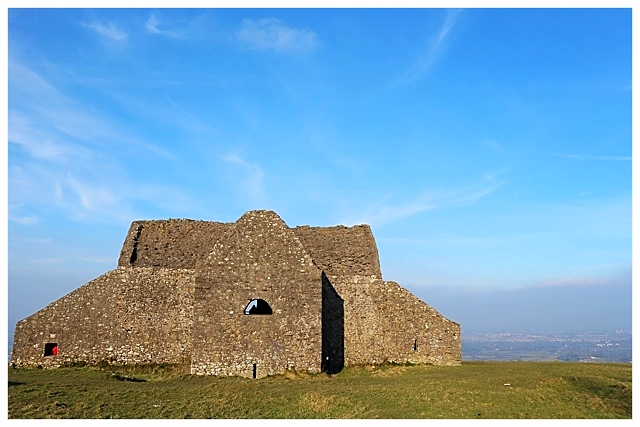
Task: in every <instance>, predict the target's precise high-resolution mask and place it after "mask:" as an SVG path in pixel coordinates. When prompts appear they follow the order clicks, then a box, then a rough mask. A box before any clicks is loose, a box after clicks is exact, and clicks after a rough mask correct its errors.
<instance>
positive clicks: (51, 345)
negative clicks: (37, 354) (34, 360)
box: [44, 342, 58, 356]
mask: <svg viewBox="0 0 640 427" xmlns="http://www.w3.org/2000/svg"><path fill="white" fill-rule="evenodd" d="M57 354H58V343H55V342H48V343H46V344H45V345H44V355H45V356H56V355H57Z"/></svg>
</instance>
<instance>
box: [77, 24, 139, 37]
mask: <svg viewBox="0 0 640 427" xmlns="http://www.w3.org/2000/svg"><path fill="white" fill-rule="evenodd" d="M84 26H85V28H89V29H90V30H93V31H95V32H96V33H98V34H100V35H101V36H103V37H106V38H108V39H111V40H115V41H125V40H127V38H129V35H128V34H127V33H126V32H124V31H123V30H121V29H120V28H119V27H118V26H117V25H116V24H114V23H113V22H109V23H107V24H103V23H100V22H93V23H91V24H84Z"/></svg>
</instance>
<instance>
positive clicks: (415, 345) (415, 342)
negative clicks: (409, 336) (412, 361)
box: [413, 338, 418, 351]
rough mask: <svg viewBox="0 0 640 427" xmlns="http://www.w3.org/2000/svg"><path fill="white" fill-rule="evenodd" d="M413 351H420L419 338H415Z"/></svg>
mask: <svg viewBox="0 0 640 427" xmlns="http://www.w3.org/2000/svg"><path fill="white" fill-rule="evenodd" d="M413 351H418V339H417V338H415V339H414V340H413Z"/></svg>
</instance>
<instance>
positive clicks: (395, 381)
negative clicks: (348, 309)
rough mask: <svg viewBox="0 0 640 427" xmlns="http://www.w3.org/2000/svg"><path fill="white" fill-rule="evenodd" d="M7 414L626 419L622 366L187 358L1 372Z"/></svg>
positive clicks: (627, 384)
mask: <svg viewBox="0 0 640 427" xmlns="http://www.w3.org/2000/svg"><path fill="white" fill-rule="evenodd" d="M8 372H9V373H8V379H9V385H8V387H9V388H8V410H9V411H8V412H9V413H8V417H9V418H10V419H11V418H129V419H139V418H153V419H159V418H223V419H238V418H252V419H253V418H256V419H257V418H341V419H344V418H359V419H373V418H384V419H399V418H433V419H459V418H466V419H474V418H631V416H632V412H631V364H587V363H569V362H463V364H462V366H456V367H438V366H396V365H384V366H379V367H353V368H347V369H345V370H343V371H342V372H341V373H339V374H338V375H334V376H333V377H328V376H326V375H324V374H321V375H306V374H297V373H290V374H287V375H282V376H274V377H267V378H263V379H258V380H252V379H244V378H217V377H203V376H192V375H188V374H187V372H188V368H187V367H186V366H175V365H149V366H142V367H114V366H101V367H68V368H60V369H51V370H42V369H37V368H30V369H14V368H9V371H8Z"/></svg>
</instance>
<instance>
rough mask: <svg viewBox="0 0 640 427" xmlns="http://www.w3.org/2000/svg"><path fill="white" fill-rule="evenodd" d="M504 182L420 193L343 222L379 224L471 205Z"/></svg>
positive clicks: (372, 209) (371, 209)
mask: <svg viewBox="0 0 640 427" xmlns="http://www.w3.org/2000/svg"><path fill="white" fill-rule="evenodd" d="M505 182H506V181H499V182H491V183H490V184H489V185H486V184H485V185H484V186H481V187H468V188H465V189H461V190H452V191H449V192H443V193H433V194H422V195H420V196H418V197H416V198H414V199H412V200H409V201H408V202H406V203H404V204H401V205H395V206H383V207H374V208H370V209H368V211H367V212H365V213H364V214H362V215H360V216H358V217H357V218H354V219H351V220H347V221H345V223H347V224H352V225H353V224H369V225H371V226H380V225H383V224H388V223H392V222H395V221H398V220H402V219H405V218H409V217H412V216H415V215H418V214H420V213H423V212H426V211H430V210H434V209H442V208H447V207H451V206H465V205H472V204H474V203H475V202H477V201H478V200H480V199H482V198H484V197H487V196H488V195H490V194H491V193H493V192H494V191H495V190H496V189H497V188H498V187H500V186H501V185H502V184H504V183H505Z"/></svg>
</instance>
